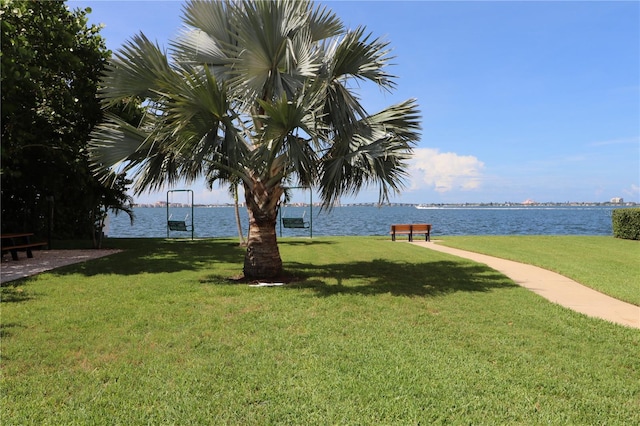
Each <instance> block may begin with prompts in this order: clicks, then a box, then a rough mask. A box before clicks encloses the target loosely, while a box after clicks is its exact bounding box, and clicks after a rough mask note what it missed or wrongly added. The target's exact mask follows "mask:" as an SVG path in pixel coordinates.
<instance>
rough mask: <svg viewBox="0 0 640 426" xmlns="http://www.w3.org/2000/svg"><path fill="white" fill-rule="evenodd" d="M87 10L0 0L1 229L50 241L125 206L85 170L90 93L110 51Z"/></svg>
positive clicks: (97, 114)
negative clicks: (49, 234)
mask: <svg viewBox="0 0 640 426" xmlns="http://www.w3.org/2000/svg"><path fill="white" fill-rule="evenodd" d="M89 11H90V9H86V10H84V11H83V10H75V11H70V10H68V8H67V7H66V5H65V4H64V2H62V1H24V0H15V1H7V0H3V1H2V3H1V4H0V15H1V17H2V24H1V25H2V34H1V37H2V57H1V60H2V153H1V154H2V229H3V231H15V230H30V231H34V232H36V233H38V234H41V235H42V234H45V233H46V232H47V229H48V227H49V220H50V215H51V209H52V208H53V229H52V231H53V236H54V238H56V237H57V238H68V237H83V238H90V235H92V234H93V229H94V226H95V220H96V216H98V215H99V212H100V211H101V210H103V209H104V208H105V207H109V208H113V207H115V208H119V207H122V205H118V204H119V203H121V202H122V201H124V202H126V201H127V200H128V199H127V198H126V194H125V193H124V191H123V189H124V185H125V183H124V181H123V180H122V179H123V178H121V185H120V186H117V187H114V188H107V187H105V186H104V185H103V184H102V183H100V182H99V181H98V180H97V179H96V178H95V177H94V176H93V175H92V174H91V172H90V169H89V162H88V154H87V149H86V145H87V140H88V135H89V133H90V132H91V130H92V129H93V127H94V126H95V124H96V123H97V122H98V121H99V120H100V119H101V117H102V111H101V107H100V104H99V102H98V100H97V99H96V92H97V87H98V83H99V79H100V77H101V74H102V72H103V70H104V67H105V64H106V61H107V59H108V57H109V54H110V52H109V51H108V50H107V49H106V47H105V44H104V40H103V39H102V38H101V37H100V35H99V30H100V28H99V27H96V26H87V17H86V15H87V13H89Z"/></svg>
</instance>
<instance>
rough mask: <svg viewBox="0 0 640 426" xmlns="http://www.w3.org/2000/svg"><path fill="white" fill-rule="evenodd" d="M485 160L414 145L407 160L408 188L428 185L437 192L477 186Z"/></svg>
mask: <svg viewBox="0 0 640 426" xmlns="http://www.w3.org/2000/svg"><path fill="white" fill-rule="evenodd" d="M483 169H484V163H483V162H482V161H480V160H478V159H477V158H476V157H474V156H472V155H458V154H456V153H455V152H440V151H439V150H438V149H434V148H417V149H415V150H414V155H413V158H412V159H411V160H410V166H409V173H410V175H411V186H410V189H411V190H417V189H421V188H425V187H429V188H431V189H433V190H435V191H437V192H440V193H443V192H449V191H452V190H463V191H470V190H474V189H478V188H479V187H480V184H481V181H482V171H483Z"/></svg>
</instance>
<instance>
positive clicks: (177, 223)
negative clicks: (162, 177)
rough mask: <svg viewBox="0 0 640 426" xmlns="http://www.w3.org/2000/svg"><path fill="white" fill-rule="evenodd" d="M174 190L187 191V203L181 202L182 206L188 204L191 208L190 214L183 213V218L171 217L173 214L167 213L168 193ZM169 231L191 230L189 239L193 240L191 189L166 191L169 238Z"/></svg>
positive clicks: (177, 190)
mask: <svg viewBox="0 0 640 426" xmlns="http://www.w3.org/2000/svg"><path fill="white" fill-rule="evenodd" d="M174 192H185V193H187V203H185V204H183V206H184V205H188V207H190V208H191V215H189V213H187V214H186V215H185V218H184V220H176V219H173V214H170V213H169V210H170V209H171V200H170V195H171V194H173V193H174ZM189 196H190V197H189ZM189 217H190V218H191V221H190V222H189ZM170 231H177V232H191V239H192V240H193V233H194V226H193V191H192V190H190V189H172V190H169V191H167V238H169V236H170Z"/></svg>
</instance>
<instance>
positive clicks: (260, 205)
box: [244, 181, 282, 279]
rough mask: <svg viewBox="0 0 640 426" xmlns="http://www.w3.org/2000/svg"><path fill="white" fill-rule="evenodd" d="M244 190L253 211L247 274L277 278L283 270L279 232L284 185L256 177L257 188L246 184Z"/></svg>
mask: <svg viewBox="0 0 640 426" xmlns="http://www.w3.org/2000/svg"><path fill="white" fill-rule="evenodd" d="M244 191H245V198H246V200H247V211H248V213H249V238H248V239H247V252H246V253H245V257H244V276H245V278H248V279H269V278H275V277H277V276H279V275H281V274H282V258H281V257H280V250H279V249H278V241H277V236H276V221H277V217H278V205H279V201H280V197H281V196H282V188H280V186H277V187H274V188H266V187H265V185H264V184H262V182H259V181H255V182H253V188H248V185H246V184H245V189H244Z"/></svg>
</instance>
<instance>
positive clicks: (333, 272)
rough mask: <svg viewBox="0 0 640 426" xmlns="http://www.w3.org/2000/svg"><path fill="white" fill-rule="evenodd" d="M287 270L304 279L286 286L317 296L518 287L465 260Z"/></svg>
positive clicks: (379, 261)
mask: <svg viewBox="0 0 640 426" xmlns="http://www.w3.org/2000/svg"><path fill="white" fill-rule="evenodd" d="M287 266H288V268H287V270H288V271H289V272H291V273H292V274H293V275H297V276H304V277H306V279H304V280H300V281H299V282H293V283H291V284H290V285H289V286H287V288H293V289H295V288H305V289H312V290H313V291H315V293H316V294H317V295H318V296H320V297H328V296H333V295H338V294H357V295H365V296H373V295H378V294H392V295H394V296H416V297H425V296H438V295H443V294H449V293H454V292H458V291H465V292H487V291H491V290H493V289H497V288H508V287H517V285H516V284H514V283H513V282H512V281H511V280H509V279H508V278H507V277H505V276H504V275H501V274H500V273H498V272H496V271H494V270H492V269H491V268H489V267H487V266H484V265H479V264H473V263H466V262H451V261H433V262H420V263H414V262H411V263H409V262H397V261H389V260H386V259H375V260H373V261H371V262H354V263H341V264H333V265H326V266H324V267H321V268H320V267H318V266H317V265H304V264H295V263H294V264H291V263H289V264H288V265H287Z"/></svg>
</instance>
